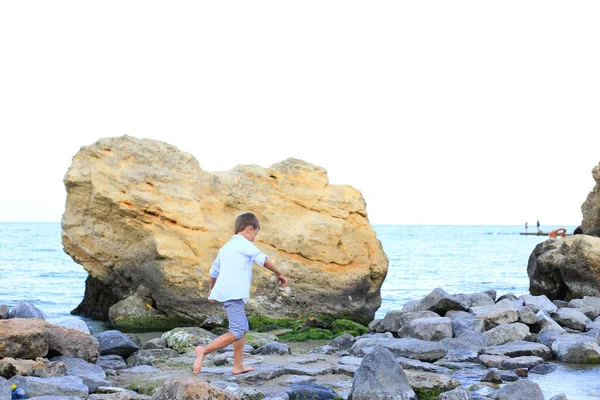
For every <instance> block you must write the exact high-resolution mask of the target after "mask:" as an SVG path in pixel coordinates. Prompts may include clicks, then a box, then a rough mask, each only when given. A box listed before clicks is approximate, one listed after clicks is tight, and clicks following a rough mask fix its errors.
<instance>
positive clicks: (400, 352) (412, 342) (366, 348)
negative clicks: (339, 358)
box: [350, 338, 448, 361]
mask: <svg viewBox="0 0 600 400" xmlns="http://www.w3.org/2000/svg"><path fill="white" fill-rule="evenodd" d="M375 346H382V347H384V348H386V349H388V350H389V351H391V352H392V354H394V355H395V356H396V357H407V358H412V359H415V360H420V361H436V360H439V359H440V358H442V357H444V356H445V355H446V353H447V352H448V351H447V350H446V348H445V347H444V346H443V345H442V344H440V343H438V342H428V341H425V340H419V339H412V338H404V339H384V338H365V339H358V340H357V341H356V343H354V345H353V346H352V348H351V349H350V354H352V355H354V356H358V357H364V356H365V355H366V354H368V353H370V352H371V351H372V349H373V348H374V347H375Z"/></svg>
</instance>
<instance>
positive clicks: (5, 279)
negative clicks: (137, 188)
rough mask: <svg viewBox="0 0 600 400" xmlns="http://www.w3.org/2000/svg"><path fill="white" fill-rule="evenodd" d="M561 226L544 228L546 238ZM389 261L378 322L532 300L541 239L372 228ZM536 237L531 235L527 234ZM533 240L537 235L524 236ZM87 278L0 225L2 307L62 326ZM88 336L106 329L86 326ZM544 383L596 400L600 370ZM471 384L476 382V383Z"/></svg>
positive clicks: (53, 242) (43, 240) (483, 229)
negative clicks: (430, 307) (445, 306)
mask: <svg viewBox="0 0 600 400" xmlns="http://www.w3.org/2000/svg"><path fill="white" fill-rule="evenodd" d="M563 227H564V228H566V229H567V231H568V232H572V231H573V229H575V226H563ZM554 228H558V226H547V227H546V226H541V229H542V230H543V231H549V230H551V229H554ZM374 229H375V231H376V233H377V237H378V239H379V240H380V241H381V243H382V246H383V249H384V251H385V253H386V254H387V256H388V259H389V267H388V274H387V277H386V279H385V281H384V283H383V285H382V287H381V296H382V304H381V307H380V308H379V310H378V311H377V314H376V318H382V317H383V316H385V314H386V313H387V312H388V311H390V310H395V309H400V308H402V306H403V305H404V304H405V303H407V302H408V301H411V300H416V299H420V298H422V297H424V296H426V295H427V294H429V293H430V292H431V291H432V290H434V289H435V288H438V287H439V288H442V289H444V290H445V291H446V292H448V293H451V294H455V293H475V292H482V291H487V290H495V291H496V294H497V296H501V295H503V294H507V293H513V294H515V295H517V296H519V295H522V294H527V293H529V289H528V288H529V279H528V276H527V262H528V259H529V256H530V254H531V252H532V251H533V249H534V247H535V246H536V245H537V244H538V243H540V242H542V241H544V240H546V239H547V237H546V236H525V235H520V233H521V232H523V229H524V227H523V226H521V225H518V226H516V225H515V226H509V225H498V226H484V225H477V226H463V225H460V226H450V225H375V226H374ZM532 229H533V230H532ZM529 232H535V227H534V228H532V227H530V228H529ZM86 278H87V272H85V270H84V269H83V267H81V266H80V265H78V264H76V263H75V262H74V261H73V260H72V259H71V258H70V257H69V256H68V255H67V254H66V253H65V252H64V251H63V247H62V243H61V226H60V223H58V222H57V223H34V222H27V223H21V222H6V223H3V222H0V305H1V304H7V305H8V306H9V307H13V306H14V305H15V304H16V303H17V302H18V301H19V300H27V301H29V302H31V303H32V304H33V305H35V306H36V307H37V308H39V309H40V310H42V311H44V312H45V313H46V315H47V320H48V321H49V322H59V321H60V320H63V319H65V318H78V317H74V316H71V315H70V312H71V310H73V309H74V308H75V307H76V306H77V305H78V304H79V303H80V301H81V300H82V299H83V294H84V290H85V279H86ZM85 322H86V323H87V324H88V326H89V327H90V330H91V331H92V333H97V332H100V331H102V330H105V329H108V327H107V326H106V325H105V324H104V323H102V322H98V321H90V320H85ZM557 365H558V366H559V369H558V371H556V372H554V373H551V374H549V375H535V374H531V375H530V377H529V379H531V380H533V381H535V382H537V383H538V384H540V387H541V388H542V391H543V392H544V395H545V397H546V399H549V398H551V397H552V396H554V395H556V394H559V393H565V394H566V395H567V397H568V398H569V400H586V399H600V366H586V365H568V364H557ZM473 383H475V382H473Z"/></svg>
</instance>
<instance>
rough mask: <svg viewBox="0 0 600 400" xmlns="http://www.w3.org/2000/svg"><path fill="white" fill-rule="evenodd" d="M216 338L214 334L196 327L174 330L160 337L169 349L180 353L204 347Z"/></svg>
mask: <svg viewBox="0 0 600 400" xmlns="http://www.w3.org/2000/svg"><path fill="white" fill-rule="evenodd" d="M216 338H217V336H216V335H215V334H213V333H211V332H209V331H207V330H206V329H202V328H197V327H185V328H175V329H172V330H170V331H168V332H165V333H163V335H162V336H161V339H163V340H164V341H165V342H166V343H167V346H169V348H171V349H173V350H175V351H178V352H180V353H183V352H185V351H186V350H188V349H190V348H192V347H196V346H205V345H207V344H208V343H210V342H212V341H213V340H215V339H216Z"/></svg>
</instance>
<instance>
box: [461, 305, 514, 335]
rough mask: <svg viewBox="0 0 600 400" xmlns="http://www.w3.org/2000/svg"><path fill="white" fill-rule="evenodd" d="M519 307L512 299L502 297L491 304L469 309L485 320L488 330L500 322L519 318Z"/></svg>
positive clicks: (511, 321)
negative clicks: (502, 298)
mask: <svg viewBox="0 0 600 400" xmlns="http://www.w3.org/2000/svg"><path fill="white" fill-rule="evenodd" d="M518 310H519V308H518V307H517V305H515V304H514V303H513V302H512V301H510V300H508V299H504V300H501V301H499V302H498V303H496V304H494V305H493V306H481V307H471V309H470V310H469V311H470V312H471V313H473V314H475V316H476V317H477V318H479V319H481V320H483V321H484V322H485V329H486V330H489V329H492V328H493V327H495V326H498V325H501V324H510V323H513V322H517V320H518V319H519V312H518Z"/></svg>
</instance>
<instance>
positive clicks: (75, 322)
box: [52, 317, 90, 335]
mask: <svg viewBox="0 0 600 400" xmlns="http://www.w3.org/2000/svg"><path fill="white" fill-rule="evenodd" d="M52 323H53V324H54V325H60V326H64V327H65V328H71V329H77V330H78V331H81V332H85V333H87V334H88V335H90V328H88V326H87V324H86V323H85V321H84V320H82V319H80V318H75V317H65V318H60V319H57V320H53V321H52Z"/></svg>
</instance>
